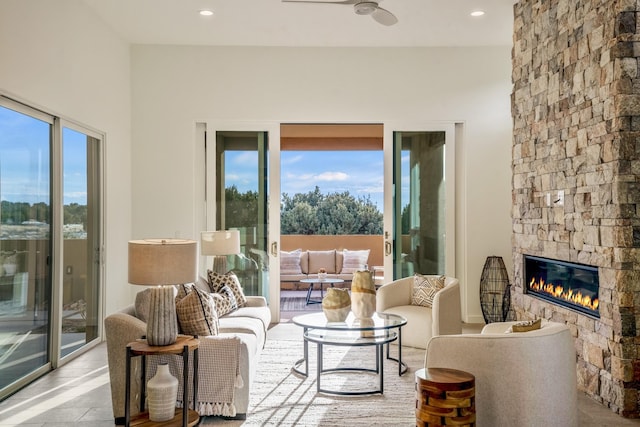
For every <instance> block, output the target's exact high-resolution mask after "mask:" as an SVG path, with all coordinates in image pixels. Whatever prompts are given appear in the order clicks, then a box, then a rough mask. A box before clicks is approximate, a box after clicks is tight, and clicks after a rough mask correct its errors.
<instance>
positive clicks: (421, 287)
mask: <svg viewBox="0 0 640 427" xmlns="http://www.w3.org/2000/svg"><path fill="white" fill-rule="evenodd" d="M443 288H444V276H423V275H421V274H415V275H414V276H413V292H412V293H411V304H412V305H421V306H423V307H432V306H433V298H434V297H435V295H436V293H437V292H438V291H439V290H441V289H443Z"/></svg>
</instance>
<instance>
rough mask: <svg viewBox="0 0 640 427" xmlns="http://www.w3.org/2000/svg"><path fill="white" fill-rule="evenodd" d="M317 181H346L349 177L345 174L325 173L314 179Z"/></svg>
mask: <svg viewBox="0 0 640 427" xmlns="http://www.w3.org/2000/svg"><path fill="white" fill-rule="evenodd" d="M314 179H316V180H317V181H326V182H331V181H346V180H347V179H349V175H347V174H346V173H344V172H323V173H321V174H319V175H316V176H315V177H314Z"/></svg>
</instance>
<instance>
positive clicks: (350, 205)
mask: <svg viewBox="0 0 640 427" xmlns="http://www.w3.org/2000/svg"><path fill="white" fill-rule="evenodd" d="M280 215H281V218H280V232H281V234H318V235H338V234H382V213H381V212H380V211H379V210H378V208H377V207H376V206H375V204H373V202H372V201H371V199H370V198H369V197H358V198H356V197H354V196H352V195H351V194H349V192H348V191H345V192H342V193H330V194H326V195H324V194H322V193H321V192H320V188H318V187H317V186H316V187H315V189H314V190H313V191H310V192H308V193H298V194H295V195H293V196H289V195H288V194H286V193H285V194H283V195H282V207H281V213H280Z"/></svg>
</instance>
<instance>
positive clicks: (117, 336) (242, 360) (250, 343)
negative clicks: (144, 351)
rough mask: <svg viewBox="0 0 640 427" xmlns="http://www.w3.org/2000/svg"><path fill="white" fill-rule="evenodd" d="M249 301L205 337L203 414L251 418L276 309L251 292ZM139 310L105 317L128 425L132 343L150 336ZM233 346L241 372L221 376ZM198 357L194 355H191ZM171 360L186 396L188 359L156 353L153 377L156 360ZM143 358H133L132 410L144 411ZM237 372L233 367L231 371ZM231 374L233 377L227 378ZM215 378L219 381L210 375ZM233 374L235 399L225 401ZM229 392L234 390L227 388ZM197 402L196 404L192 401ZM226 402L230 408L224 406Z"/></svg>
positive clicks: (116, 392) (120, 409) (114, 390)
mask: <svg viewBox="0 0 640 427" xmlns="http://www.w3.org/2000/svg"><path fill="white" fill-rule="evenodd" d="M196 286H198V287H199V288H200V289H202V290H205V291H208V290H209V287H208V284H207V282H206V279H203V278H201V279H200V280H199V281H198V282H197V283H196ZM246 299H247V303H246V305H245V306H244V307H241V308H239V309H237V310H235V311H233V312H231V313H229V314H226V315H224V316H222V317H220V318H219V330H218V335H215V336H200V337H198V338H199V339H200V346H199V349H198V356H199V363H198V378H199V381H198V405H197V410H198V413H199V414H200V415H201V416H205V415H223V416H228V417H233V418H236V419H244V418H246V414H247V410H248V407H249V396H250V392H251V384H252V382H253V379H254V377H255V373H256V367H257V363H258V359H259V356H260V354H261V352H262V349H263V347H264V344H265V341H266V332H267V328H268V326H269V323H270V322H271V312H270V311H269V307H267V302H266V299H265V298H264V297H259V296H247V297H246ZM139 317H140V316H139V315H138V314H137V313H136V307H135V305H134V304H132V305H129V306H127V307H125V308H124V309H122V310H120V311H119V312H116V313H113V314H111V315H109V316H107V318H106V319H105V321H104V325H105V333H106V338H107V355H108V361H109V377H110V380H111V400H112V405H113V415H114V418H115V421H116V424H123V421H124V402H125V397H124V396H125V377H126V375H125V366H126V365H125V361H126V346H127V344H128V343H130V342H133V341H135V340H137V339H139V338H140V337H142V336H143V335H146V323H145V322H144V321H142V320H141V319H140V318H139ZM230 345H233V350H235V352H236V354H238V363H237V367H236V370H237V372H228V375H226V373H225V378H222V379H221V375H220V372H219V371H220V368H219V367H220V366H226V364H225V362H228V359H229V354H230ZM190 359H191V360H192V361H193V358H190ZM161 362H168V363H169V364H170V369H171V371H172V373H173V374H174V376H176V377H177V378H178V379H179V380H180V391H179V393H178V395H179V396H181V395H182V374H181V372H182V362H181V359H180V358H177V357H175V356H150V357H149V361H148V366H147V378H149V377H150V376H152V374H153V373H154V371H155V365H157V364H158V363H161ZM227 364H228V363H227ZM140 369H141V368H140V357H135V358H133V359H132V382H131V405H130V408H131V411H132V414H136V413H137V412H138V399H139V396H140V373H141V371H140ZM229 371H231V370H229ZM227 377H228V378H227ZM208 378H213V379H214V380H215V381H213V380H208ZM229 379H230V381H231V382H232V383H235V387H232V388H233V401H232V402H231V404H228V405H220V404H219V403H220V402H221V401H224V399H222V398H221V396H220V394H221V391H220V384H221V381H224V380H226V381H227V383H228V382H229ZM227 392H228V390H227ZM190 406H192V404H190ZM222 406H224V407H222Z"/></svg>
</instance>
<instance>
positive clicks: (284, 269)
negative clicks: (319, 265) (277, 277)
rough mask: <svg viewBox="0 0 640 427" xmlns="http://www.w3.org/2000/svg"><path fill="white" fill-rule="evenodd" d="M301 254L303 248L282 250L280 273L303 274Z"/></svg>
mask: <svg viewBox="0 0 640 427" xmlns="http://www.w3.org/2000/svg"><path fill="white" fill-rule="evenodd" d="M300 255H302V249H296V250H295V251H291V252H286V251H280V274H302V268H301V267H300Z"/></svg>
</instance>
